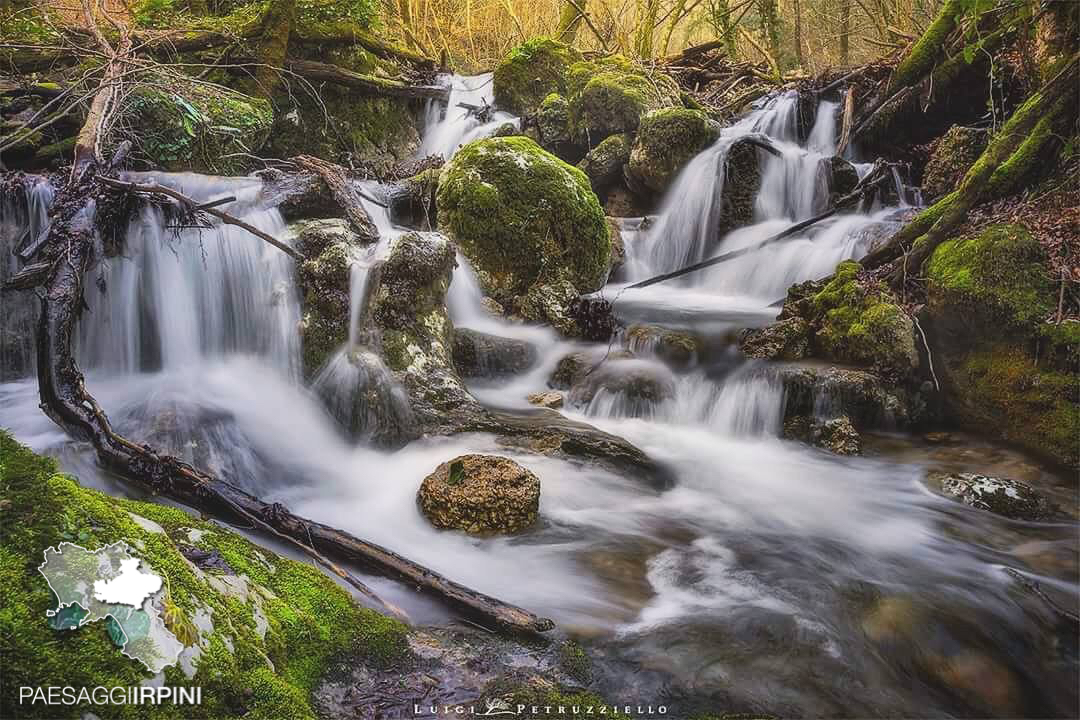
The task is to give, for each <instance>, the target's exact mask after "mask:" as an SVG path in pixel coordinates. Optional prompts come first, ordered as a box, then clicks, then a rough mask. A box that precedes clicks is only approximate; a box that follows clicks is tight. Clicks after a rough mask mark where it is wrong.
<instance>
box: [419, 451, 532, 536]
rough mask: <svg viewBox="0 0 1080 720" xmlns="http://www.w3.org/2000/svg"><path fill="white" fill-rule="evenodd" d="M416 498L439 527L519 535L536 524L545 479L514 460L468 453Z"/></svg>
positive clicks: (438, 471) (428, 481) (427, 481)
mask: <svg viewBox="0 0 1080 720" xmlns="http://www.w3.org/2000/svg"><path fill="white" fill-rule="evenodd" d="M416 498H417V501H418V503H419V505H420V510H421V512H423V513H424V516H425V517H427V519H428V520H430V521H431V524H432V525H434V526H435V527H437V528H444V529H454V530H464V531H465V532H467V533H470V534H495V533H517V532H521V531H522V530H525V529H527V528H529V527H530V526H531V525H532V524H533V523H535V522H536V516H537V513H538V512H539V510H540V479H539V478H538V477H536V475H535V474H534V473H533V472H531V471H530V470H527V469H526V468H524V467H522V466H521V465H519V464H518V463H516V462H514V461H513V460H511V459H510V458H505V457H500V456H498V455H476V454H473V455H462V456H460V457H456V458H454V459H453V460H449V461H447V462H444V463H442V464H441V465H439V466H438V467H437V468H435V471H434V472H432V473H431V474H430V475H428V476H427V477H425V478H424V481H423V482H422V483H421V484H420V489H419V490H418V491H417V493H416Z"/></svg>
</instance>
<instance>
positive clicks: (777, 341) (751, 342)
mask: <svg viewBox="0 0 1080 720" xmlns="http://www.w3.org/2000/svg"><path fill="white" fill-rule="evenodd" d="M809 348H810V325H809V324H808V323H807V322H806V321H805V320H803V319H802V318H801V317H792V318H787V319H785V320H780V321H779V322H775V323H773V324H772V325H766V326H765V327H762V328H751V329H749V330H744V331H743V333H742V335H740V336H739V349H740V350H742V353H743V355H745V356H746V357H748V358H758V359H761V360H802V359H803V358H804V357H806V355H807V352H808V351H809Z"/></svg>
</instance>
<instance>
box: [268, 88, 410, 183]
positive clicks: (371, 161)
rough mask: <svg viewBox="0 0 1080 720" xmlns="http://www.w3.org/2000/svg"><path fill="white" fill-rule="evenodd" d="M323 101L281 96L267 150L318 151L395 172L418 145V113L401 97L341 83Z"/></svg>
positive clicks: (279, 153) (324, 92) (276, 153)
mask: <svg viewBox="0 0 1080 720" xmlns="http://www.w3.org/2000/svg"><path fill="white" fill-rule="evenodd" d="M319 96H320V98H321V99H322V103H323V105H324V106H325V112H324V110H323V107H322V106H317V105H315V104H314V103H299V104H293V103H291V102H290V101H289V99H288V98H283V99H279V100H278V102H279V105H280V106H281V108H282V112H281V113H280V115H279V116H278V118H277V120H276V121H275V122H274V125H273V132H272V133H271V135H270V139H269V140H268V142H267V143H266V148H265V152H266V154H268V155H271V156H273V157H280V158H288V157H293V156H295V155H314V156H316V157H320V158H323V159H325V160H330V161H332V162H335V163H338V164H340V165H345V166H349V165H350V164H351V165H353V166H356V167H361V168H363V169H365V170H366V171H367V172H368V173H370V174H371V175H374V176H377V177H382V176H386V175H389V174H391V171H392V170H393V168H394V167H395V166H396V165H398V164H399V163H401V162H403V161H405V160H409V159H410V158H412V157H413V154H414V153H415V152H416V150H417V149H418V148H419V147H420V132H419V130H418V127H419V119H418V116H417V115H416V114H415V113H414V112H413V110H412V109H410V106H409V103H408V102H407V101H406V100H404V99H402V98H389V97H365V96H360V95H357V94H356V93H355V92H353V91H349V90H347V89H342V88H334V87H327V88H322V89H321V90H320V91H319Z"/></svg>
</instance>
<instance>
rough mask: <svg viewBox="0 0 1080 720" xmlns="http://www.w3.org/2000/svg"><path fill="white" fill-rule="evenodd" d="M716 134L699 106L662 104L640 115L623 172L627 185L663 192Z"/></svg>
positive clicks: (712, 124) (712, 123)
mask: <svg viewBox="0 0 1080 720" xmlns="http://www.w3.org/2000/svg"><path fill="white" fill-rule="evenodd" d="M719 135H720V126H719V125H718V124H717V123H716V122H714V121H713V120H710V119H709V117H708V116H707V115H706V114H705V113H703V112H701V111H700V110H688V109H686V108H665V109H663V110H654V111H653V112H650V113H648V114H647V115H645V117H643V118H642V119H641V126H640V127H639V128H638V132H637V137H636V138H635V140H634V147H633V150H632V151H631V152H630V161H629V163H628V164H627V166H626V176H627V179H628V180H629V181H630V183H631V187H637V188H643V189H646V190H651V191H653V192H657V193H662V192H664V191H665V190H666V189H667V187H668V185H670V184H671V181H672V180H673V179H674V178H675V176H676V175H677V174H678V173H679V171H680V170H682V169H683V167H685V166H686V164H687V163H688V162H690V160H691V159H692V158H693V157H694V156H695V155H697V154H698V153H699V152H701V151H702V150H704V149H705V148H706V147H708V146H709V145H711V144H712V143H713V142H714V141H715V140H716V138H717V137H718V136H719Z"/></svg>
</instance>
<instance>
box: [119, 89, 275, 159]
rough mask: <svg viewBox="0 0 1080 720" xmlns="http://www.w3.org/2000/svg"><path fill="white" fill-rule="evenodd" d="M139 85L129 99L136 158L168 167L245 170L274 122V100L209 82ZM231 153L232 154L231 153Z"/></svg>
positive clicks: (126, 107) (127, 110)
mask: <svg viewBox="0 0 1080 720" xmlns="http://www.w3.org/2000/svg"><path fill="white" fill-rule="evenodd" d="M164 87H166V85H165V84H162V85H161V86H149V85H147V86H140V87H139V88H137V89H136V90H135V92H133V93H132V94H131V96H130V97H129V98H128V100H127V102H125V103H124V106H123V110H124V113H123V114H124V119H123V122H124V124H125V125H128V126H130V127H133V128H138V133H137V135H136V136H135V137H134V138H133V139H134V141H135V147H136V157H137V158H139V159H142V160H143V161H145V162H146V163H148V164H149V165H150V166H152V167H155V168H161V169H164V170H191V171H195V172H208V173H216V174H222V175H229V174H241V173H242V172H243V171H244V170H246V168H247V166H248V160H246V159H245V158H244V157H243V154H244V153H255V152H257V151H258V150H259V149H260V148H261V147H262V145H263V143H264V142H265V141H266V139H267V138H268V137H269V135H270V129H271V126H272V125H273V122H274V114H273V110H272V109H271V107H270V103H269V102H267V101H266V100H263V99H260V98H254V97H250V96H248V95H243V94H241V93H237V92H231V91H226V90H222V89H221V88H217V87H211V86H209V85H200V84H194V83H192V84H190V85H186V86H185V85H177V84H176V83H175V82H172V83H170V84H168V87H169V88H170V89H169V90H165V89H164ZM230 156H231V157H230Z"/></svg>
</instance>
